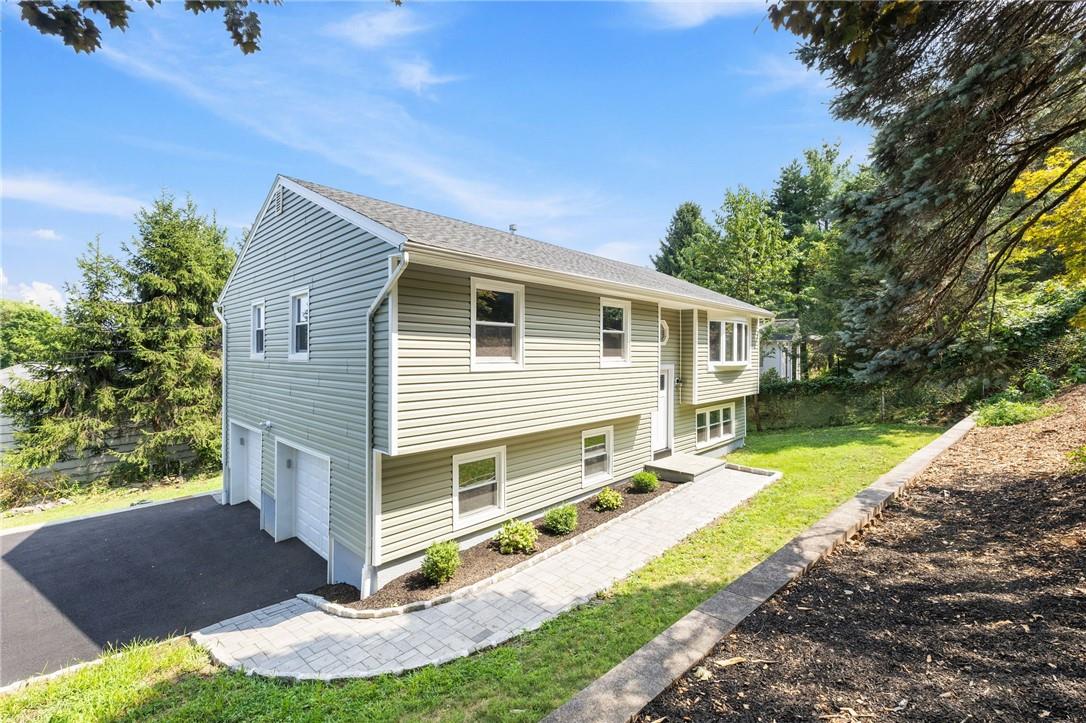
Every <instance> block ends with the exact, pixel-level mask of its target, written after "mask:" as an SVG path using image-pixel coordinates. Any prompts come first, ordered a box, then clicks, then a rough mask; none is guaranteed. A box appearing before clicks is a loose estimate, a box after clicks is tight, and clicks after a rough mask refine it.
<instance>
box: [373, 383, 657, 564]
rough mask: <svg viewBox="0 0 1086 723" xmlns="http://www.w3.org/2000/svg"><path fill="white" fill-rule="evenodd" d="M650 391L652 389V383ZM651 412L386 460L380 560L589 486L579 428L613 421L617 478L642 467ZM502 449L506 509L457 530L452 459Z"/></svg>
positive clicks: (492, 524) (543, 505)
mask: <svg viewBox="0 0 1086 723" xmlns="http://www.w3.org/2000/svg"><path fill="white" fill-rule="evenodd" d="M650 389H651V387H650ZM649 419H650V417H649V415H648V414H643V415H640V416H637V417H626V418H623V419H615V420H610V421H606V422H595V423H593V424H590V425H584V426H575V427H565V428H563V429H557V430H550V431H548V432H544V433H541V434H533V435H525V436H519V437H512V438H509V439H503V440H500V441H491V442H488V443H484V444H474V445H468V446H463V447H456V448H453V449H443V450H437V451H430V452H422V453H418V454H411V455H403V456H397V457H387V458H384V459H383V462H382V467H381V550H380V557H381V562H382V564H384V563H387V562H391V561H393V560H396V559H398V558H400V557H403V556H405V555H410V554H412V553H415V552H419V551H421V550H423V549H425V548H426V546H427V545H429V544H430V543H431V542H433V541H434V540H439V539H448V538H451V537H454V536H465V535H468V534H471V533H472V532H475V531H479V530H482V529H486V528H489V527H495V526H497V525H498V524H499V523H500V522H501V521H502V520H505V519H510V518H513V517H523V516H528V515H531V514H533V513H536V512H539V511H541V510H542V509H544V508H546V507H549V506H552V505H555V504H558V503H560V502H562V501H564V500H568V499H571V498H573V497H577V496H579V495H582V494H585V493H587V492H589V491H590V490H588V489H585V488H583V487H582V486H581V432H582V431H584V430H586V429H596V428H598V427H603V426H609V425H613V426H614V432H613V459H612V475H613V479H615V480H621V479H625V478H627V477H629V476H630V475H632V474H633V473H634V472H637V471H640V470H641V469H642V468H643V467H644V465H645V463H646V462H647V461H648V460H649V459H650V458H651V452H650V449H649V448H650V446H651V436H652V435H651V431H650V424H649ZM501 445H504V446H505V456H506V471H505V480H506V481H505V514H504V515H503V516H502V517H500V518H494V519H491V520H488V521H486V522H483V523H480V524H479V525H476V526H475V527H468V528H464V529H461V530H456V531H455V533H454V530H453V507H452V494H453V488H452V484H453V477H452V474H453V473H452V458H453V455H454V454H462V453H465V452H471V451H474V450H478V449H488V448H490V447H495V446H501Z"/></svg>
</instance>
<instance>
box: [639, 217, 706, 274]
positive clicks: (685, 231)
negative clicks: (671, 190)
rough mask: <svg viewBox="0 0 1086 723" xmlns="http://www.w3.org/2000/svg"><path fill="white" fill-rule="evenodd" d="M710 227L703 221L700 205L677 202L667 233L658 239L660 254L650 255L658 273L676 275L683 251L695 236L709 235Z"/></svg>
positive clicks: (679, 269)
mask: <svg viewBox="0 0 1086 723" xmlns="http://www.w3.org/2000/svg"><path fill="white" fill-rule="evenodd" d="M712 232H713V230H712V228H711V227H710V226H709V224H708V223H706V222H705V218H704V216H702V213H701V206H699V205H698V204H696V203H694V202H693V201H686V202H685V203H681V204H679V207H678V208H677V209H675V214H674V215H673V216H672V217H671V223H670V224H668V227H667V233H666V234H665V235H664V238H663V240H662V241H660V254H659V255H658V256H653V257H652V263H653V264H654V265H655V266H656V270H657V271H659V272H660V273H664V274H668V275H670V276H678V275H679V274H680V271H681V258H682V255H683V251H684V250H685V249H686V247H687V246H688V245H689V244H690V242H691V241H692V240H694V238H695V237H697V236H699V235H700V236H705V237H708V236H711V235H712Z"/></svg>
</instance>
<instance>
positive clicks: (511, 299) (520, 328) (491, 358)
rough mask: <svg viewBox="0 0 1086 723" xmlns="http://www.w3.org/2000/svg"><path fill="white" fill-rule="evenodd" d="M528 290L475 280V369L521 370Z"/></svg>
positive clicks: (473, 305)
mask: <svg viewBox="0 0 1086 723" xmlns="http://www.w3.org/2000/svg"><path fill="white" fill-rule="evenodd" d="M523 341H524V287H523V286H521V285H520V284H507V283H503V282H499V281H491V280H489V279H472V280H471V367H472V369H495V368H496V369H508V368H510V367H519V366H520V365H521V362H522V356H523V348H524V344H523Z"/></svg>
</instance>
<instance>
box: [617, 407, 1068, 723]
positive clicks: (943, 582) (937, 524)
mask: <svg viewBox="0 0 1086 723" xmlns="http://www.w3.org/2000/svg"><path fill="white" fill-rule="evenodd" d="M1056 403H1057V404H1059V405H1060V407H1061V411H1060V412H1059V413H1057V414H1055V415H1053V416H1051V417H1047V418H1045V419H1040V420H1037V421H1035V422H1030V423H1028V424H1022V425H1018V426H1015V427H992V428H986V429H976V430H974V431H973V432H971V433H970V434H969V435H968V436H967V437H966V438H965V439H963V440H962V441H961V442H959V443H958V444H957V445H955V446H954V447H952V448H951V449H950V450H948V451H947V452H946V453H945V454H944V455H943V456H942V457H940V459H939V460H937V461H936V463H935V464H934V465H933V466H932V467H931V468H929V469H928V470H927V472H925V473H924V475H923V476H922V477H921V478H920V479H919V480H917V481H916V483H915V484H914V485H913V486H911V487H910V488H909V491H908V493H907V495H906V496H904V497H903V498H901V499H900V500H899V501H898V502H895V503H894V504H893V505H891V507H890V508H889V509H888V511H887V513H886V515H885V516H884V517H883V518H882V519H881V520H880V521H879V522H878V523H877V524H876V525H874V526H873V527H870V528H868V530H867V531H865V532H864V533H863V534H862V535H861V536H860V537H858V538H856V539H854V540H852V541H851V542H850V543H849V544H847V545H844V546H842V547H841V548H839V550H838V551H836V552H835V553H834V554H833V555H832V556H830V557H829V558H827V559H825V560H823V561H822V562H820V563H818V564H816V565H815V566H814V568H812V570H811V572H810V574H809V575H807V576H806V577H804V578H801V579H800V580H797V581H796V582H794V583H792V584H791V585H789V586H788V587H786V588H785V589H784V590H782V591H781V593H779V594H778V595H777V596H775V597H774V598H773V599H771V600H770V601H769V602H767V603H766V604H765V605H763V606H762V607H761V608H759V609H758V610H757V611H756V612H755V613H754V614H752V615H751V616H750V617H748V618H747V619H746V620H744V621H743V623H742V624H740V625H739V627H737V628H736V629H735V631H734V632H733V633H732V634H731V635H729V636H728V637H726V638H724V639H723V640H722V641H721V642H720V643H719V644H718V645H717V646H716V648H715V649H714V650H713V652H712V653H711V654H710V655H709V656H708V657H707V658H705V659H704V660H702V661H701V662H700V663H698V664H697V665H695V666H694V667H692V668H691V669H690V670H689V671H687V672H686V673H685V674H684V675H683V676H682V677H681V678H679V679H678V680H677V681H675V683H674V684H672V686H671V687H670V688H669V689H668V690H666V691H665V692H664V693H662V694H661V695H660V696H659V697H658V698H657V699H656V700H654V701H653V702H652V703H650V704H649V705H648V706H646V707H645V709H644V710H642V711H641V713H640V714H639V716H638V717H637V718H636V720H637V721H640V722H641V723H646V722H648V721H660V722H663V721H667V722H672V721H709V720H719V719H723V718H726V719H728V720H744V721H747V720H749V721H793V720H805V721H812V720H822V721H861V720H862V721H875V720H878V721H882V720H894V721H916V720H925V721H964V720H969V721H1007V720H1026V719H1033V720H1036V719H1045V720H1061V721H1063V720H1067V721H1069V720H1083V719H1084V718H1086V652H1084V651H1086V475H1083V474H1082V473H1081V472H1079V473H1074V472H1072V470H1071V467H1070V464H1069V461H1068V459H1067V453H1068V452H1070V451H1072V450H1074V449H1076V448H1079V447H1082V446H1083V445H1086V387H1078V388H1076V389H1074V390H1072V391H1071V392H1069V393H1067V394H1064V395H1062V396H1061V397H1060V398H1059V399H1057V400H1056Z"/></svg>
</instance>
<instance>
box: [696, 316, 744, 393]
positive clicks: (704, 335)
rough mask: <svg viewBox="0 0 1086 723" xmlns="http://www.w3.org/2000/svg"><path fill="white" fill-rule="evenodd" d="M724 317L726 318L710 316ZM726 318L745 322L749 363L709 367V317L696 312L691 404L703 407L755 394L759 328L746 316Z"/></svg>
mask: <svg viewBox="0 0 1086 723" xmlns="http://www.w3.org/2000/svg"><path fill="white" fill-rule="evenodd" d="M713 318H725V317H713ZM726 318H729V319H739V320H741V321H746V322H747V323H748V324H749V325H750V334H751V344H750V356H751V359H750V363H749V364H748V365H747V366H745V367H743V368H742V369H727V368H720V369H713V368H711V367H710V366H709V316H708V315H707V314H706V312H704V311H698V312H697V319H698V324H697V330H698V347H697V369H696V374H697V377H698V381H697V396H696V397H695V399H694V402H695V403H696V404H697V405H698V406H703V405H704V404H705V403H706V402H715V401H717V400H721V399H731V398H733V397H743V396H746V395H748V394H757V393H758V379H759V373H758V358H757V357H758V325H757V319H755V318H753V317H746V316H738V315H737V316H728V317H726Z"/></svg>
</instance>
